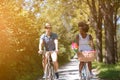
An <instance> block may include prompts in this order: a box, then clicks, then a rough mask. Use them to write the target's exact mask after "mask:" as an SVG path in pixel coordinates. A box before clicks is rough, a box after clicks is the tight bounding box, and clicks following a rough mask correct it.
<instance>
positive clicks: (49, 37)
mask: <svg viewBox="0 0 120 80" xmlns="http://www.w3.org/2000/svg"><path fill="white" fill-rule="evenodd" d="M51 29H52V27H51V24H49V23H46V24H45V31H46V32H45V33H44V34H42V35H41V36H40V41H39V51H38V53H41V52H42V46H44V49H45V51H53V53H52V54H50V55H51V58H52V61H53V65H54V69H55V75H56V78H59V75H58V72H57V71H58V61H57V54H58V36H57V34H56V33H53V32H52V30H51ZM47 56H48V55H47V54H44V55H43V61H42V65H43V68H44V76H43V78H45V76H46V73H45V66H46V63H47Z"/></svg>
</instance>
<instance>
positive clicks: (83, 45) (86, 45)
mask: <svg viewBox="0 0 120 80" xmlns="http://www.w3.org/2000/svg"><path fill="white" fill-rule="evenodd" d="M91 50H92V47H91V46H90V36H89V35H88V34H87V36H86V37H85V38H83V37H82V36H81V34H79V51H80V52H81V51H91Z"/></svg>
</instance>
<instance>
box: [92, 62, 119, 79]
mask: <svg viewBox="0 0 120 80" xmlns="http://www.w3.org/2000/svg"><path fill="white" fill-rule="evenodd" d="M93 68H97V70H98V71H99V74H98V76H99V78H101V79H103V80H119V79H120V62H119V63H117V64H115V65H113V64H105V63H98V62H93Z"/></svg>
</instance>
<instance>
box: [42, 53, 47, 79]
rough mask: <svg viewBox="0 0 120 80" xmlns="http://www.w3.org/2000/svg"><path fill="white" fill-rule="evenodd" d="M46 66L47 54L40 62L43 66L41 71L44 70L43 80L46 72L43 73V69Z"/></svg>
mask: <svg viewBox="0 0 120 80" xmlns="http://www.w3.org/2000/svg"><path fill="white" fill-rule="evenodd" d="M46 64H47V54H45V55H43V60H42V65H43V69H44V75H43V78H45V76H46V73H45V72H46V71H45V67H46Z"/></svg>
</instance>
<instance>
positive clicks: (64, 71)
mask: <svg viewBox="0 0 120 80" xmlns="http://www.w3.org/2000/svg"><path fill="white" fill-rule="evenodd" d="M78 65H79V61H78V60H77V59H71V61H70V62H69V63H67V64H65V65H63V66H61V67H60V68H59V70H58V72H59V80H80V79H79V71H78V70H79V69H78ZM92 72H93V74H94V77H93V78H92V79H90V80H100V79H99V78H98V77H97V76H96V74H97V72H96V69H93V70H92ZM39 80H42V79H39Z"/></svg>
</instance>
